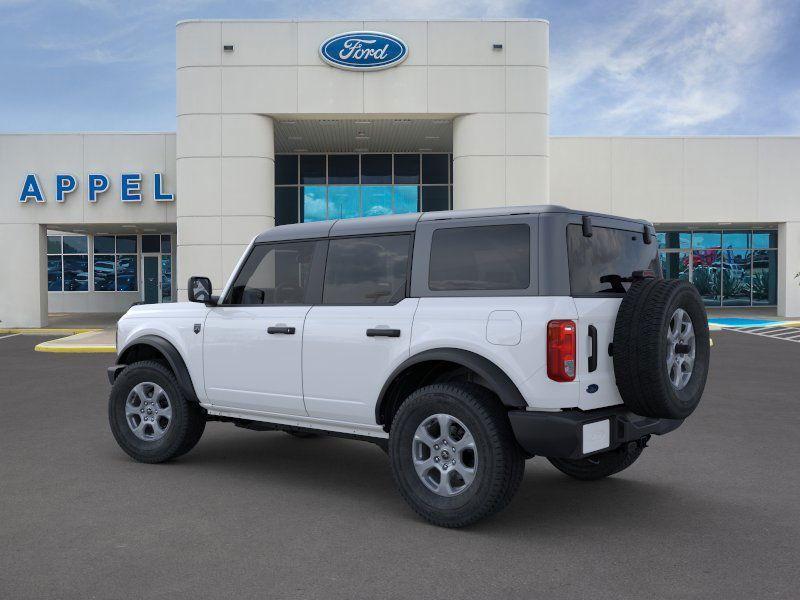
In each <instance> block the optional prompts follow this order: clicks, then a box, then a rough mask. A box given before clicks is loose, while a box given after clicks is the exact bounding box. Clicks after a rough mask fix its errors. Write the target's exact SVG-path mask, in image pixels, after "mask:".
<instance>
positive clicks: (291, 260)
mask: <svg viewBox="0 0 800 600" xmlns="http://www.w3.org/2000/svg"><path fill="white" fill-rule="evenodd" d="M316 243H317V242H291V243H286V244H262V245H259V246H255V247H254V248H253V251H252V252H251V253H250V256H248V257H247V260H246V261H245V263H244V265H243V266H242V270H241V271H240V272H239V275H237V277H236V281H234V283H233V287H231V290H230V292H229V293H228V299H227V302H225V304H242V305H254V304H305V303H306V287H307V285H308V276H309V273H310V272H311V262H312V258H313V256H314V248H315V245H316Z"/></svg>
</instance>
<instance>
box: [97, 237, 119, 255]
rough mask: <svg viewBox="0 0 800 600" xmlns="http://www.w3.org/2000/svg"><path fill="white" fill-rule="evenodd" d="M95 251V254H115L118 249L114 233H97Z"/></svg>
mask: <svg viewBox="0 0 800 600" xmlns="http://www.w3.org/2000/svg"><path fill="white" fill-rule="evenodd" d="M94 251H95V254H114V252H116V249H115V247H114V236H113V235H96V236H94Z"/></svg>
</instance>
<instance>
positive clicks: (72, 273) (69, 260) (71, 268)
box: [64, 255, 89, 292]
mask: <svg viewBox="0 0 800 600" xmlns="http://www.w3.org/2000/svg"><path fill="white" fill-rule="evenodd" d="M88 290H89V259H88V258H87V257H86V255H82V256H81V255H77V256H76V255H72V256H70V255H66V256H64V291H65V292H86V291H88Z"/></svg>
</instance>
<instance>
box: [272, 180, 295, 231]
mask: <svg viewBox="0 0 800 600" xmlns="http://www.w3.org/2000/svg"><path fill="white" fill-rule="evenodd" d="M298 220H299V215H298V214H297V188H296V187H283V188H282V187H278V188H275V225H289V224H290V223H297V222H298Z"/></svg>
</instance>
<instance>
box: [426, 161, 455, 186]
mask: <svg viewBox="0 0 800 600" xmlns="http://www.w3.org/2000/svg"><path fill="white" fill-rule="evenodd" d="M448 156H449V155H447V154H423V155H422V183H448V181H447V173H448V170H447V169H448V167H447V163H448Z"/></svg>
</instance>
